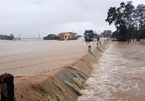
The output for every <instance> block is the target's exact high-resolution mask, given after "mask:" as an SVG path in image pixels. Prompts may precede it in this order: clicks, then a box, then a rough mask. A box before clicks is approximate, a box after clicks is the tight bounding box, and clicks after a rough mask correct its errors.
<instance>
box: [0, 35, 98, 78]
mask: <svg viewBox="0 0 145 101" xmlns="http://www.w3.org/2000/svg"><path fill="white" fill-rule="evenodd" d="M88 45H91V46H92V50H93V49H94V48H95V47H96V41H93V42H85V41H84V38H83V37H82V38H80V39H78V40H70V41H56V40H49V41H40V40H39V41H36V40H35V41H34V40H27V41H26V40H22V41H3V40H0V74H2V73H5V72H7V73H11V74H13V75H15V76H17V75H21V76H22V75H23V76H24V75H25V76H26V75H33V74H37V73H43V72H49V71H52V70H55V69H58V68H62V67H63V66H65V65H68V64H70V63H72V62H74V61H76V60H77V59H79V58H80V57H82V56H84V54H86V53H87V51H88Z"/></svg>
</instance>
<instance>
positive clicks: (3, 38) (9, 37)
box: [0, 34, 14, 40]
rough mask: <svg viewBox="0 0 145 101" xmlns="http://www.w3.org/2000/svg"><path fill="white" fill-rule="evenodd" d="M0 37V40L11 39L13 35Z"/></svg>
mask: <svg viewBox="0 0 145 101" xmlns="http://www.w3.org/2000/svg"><path fill="white" fill-rule="evenodd" d="M0 39H1V40H13V39H14V35H13V34H10V35H0Z"/></svg>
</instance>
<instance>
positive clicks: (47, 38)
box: [43, 34, 59, 40]
mask: <svg viewBox="0 0 145 101" xmlns="http://www.w3.org/2000/svg"><path fill="white" fill-rule="evenodd" d="M43 39H44V40H57V39H59V37H58V36H57V35H55V34H49V35H47V36H46V37H44V38H43Z"/></svg>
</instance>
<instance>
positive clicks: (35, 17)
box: [0, 0, 137, 37]
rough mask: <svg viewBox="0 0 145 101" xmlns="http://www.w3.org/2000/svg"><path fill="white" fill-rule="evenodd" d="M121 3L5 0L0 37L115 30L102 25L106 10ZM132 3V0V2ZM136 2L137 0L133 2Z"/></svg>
mask: <svg viewBox="0 0 145 101" xmlns="http://www.w3.org/2000/svg"><path fill="white" fill-rule="evenodd" d="M121 1H122V0H91V1H90V0H42V1H36V0H34V1H28V0H17V1H16V0H15V1H14V0H11V1H10V0H9V1H4V0H3V1H0V13H1V16H0V21H1V22H0V34H11V33H13V34H14V35H15V36H16V37H17V36H18V35H19V34H20V35H21V37H38V34H39V33H40V34H41V37H43V36H46V35H48V34H50V33H54V34H59V33H60V32H64V31H75V32H77V33H79V34H82V33H83V32H84V30H85V29H94V30H96V31H98V30H101V31H103V30H105V29H111V30H115V28H114V26H109V25H108V23H107V22H105V19H106V16H107V11H108V9H109V7H112V6H119V3H120V2H121ZM134 1H135V0H134ZM135 2H136V3H137V1H135Z"/></svg>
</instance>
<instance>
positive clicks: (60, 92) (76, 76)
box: [15, 41, 111, 101]
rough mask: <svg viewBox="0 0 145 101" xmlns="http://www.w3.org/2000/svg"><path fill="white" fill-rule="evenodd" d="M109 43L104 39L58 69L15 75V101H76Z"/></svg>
mask: <svg viewBox="0 0 145 101" xmlns="http://www.w3.org/2000/svg"><path fill="white" fill-rule="evenodd" d="M109 43H111V41H106V42H105V43H104V44H103V45H101V46H99V47H97V48H96V49H95V50H93V51H92V52H91V53H87V54H86V55H85V56H83V57H81V58H80V59H79V60H77V61H75V62H74V63H72V64H70V65H68V66H64V67H62V68H60V69H56V70H53V71H51V72H46V73H43V74H42V73H40V74H38V75H34V76H26V77H23V76H16V77H15V97H16V101H76V100H77V98H78V96H80V95H81V93H80V92H79V91H80V90H81V89H83V88H84V87H85V81H86V79H87V78H88V77H89V75H90V74H91V72H92V70H93V68H94V66H96V64H97V61H98V59H99V57H100V56H101V55H102V53H103V52H104V51H105V49H106V48H107V46H108V45H109Z"/></svg>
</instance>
